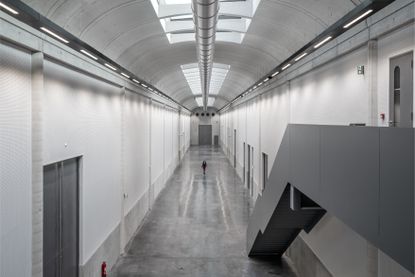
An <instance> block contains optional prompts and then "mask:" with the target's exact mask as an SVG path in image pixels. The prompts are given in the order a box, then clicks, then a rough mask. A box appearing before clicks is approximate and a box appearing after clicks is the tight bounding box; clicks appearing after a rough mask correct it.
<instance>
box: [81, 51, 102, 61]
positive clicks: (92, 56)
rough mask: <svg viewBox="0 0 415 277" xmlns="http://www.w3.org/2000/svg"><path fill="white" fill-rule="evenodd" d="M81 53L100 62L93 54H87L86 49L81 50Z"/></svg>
mask: <svg viewBox="0 0 415 277" xmlns="http://www.w3.org/2000/svg"><path fill="white" fill-rule="evenodd" d="M81 52H82V53H84V54H85V55H87V56H88V57H90V58H93V59H94V60H96V61H97V60H98V58H97V57H95V56H94V55H92V54H91V53H89V52H87V51H85V50H84V49H81Z"/></svg>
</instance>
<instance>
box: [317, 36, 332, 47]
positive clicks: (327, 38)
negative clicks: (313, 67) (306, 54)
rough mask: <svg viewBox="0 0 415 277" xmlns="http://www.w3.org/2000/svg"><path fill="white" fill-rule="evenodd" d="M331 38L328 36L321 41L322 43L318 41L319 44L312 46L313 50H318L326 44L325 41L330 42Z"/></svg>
mask: <svg viewBox="0 0 415 277" xmlns="http://www.w3.org/2000/svg"><path fill="white" fill-rule="evenodd" d="M331 39H332V37H331V36H328V37H326V38H325V39H323V40H322V41H320V42H319V43H317V44H316V45H314V49H317V48H319V47H320V46H322V45H323V44H324V43H326V42H327V41H329V40H331Z"/></svg>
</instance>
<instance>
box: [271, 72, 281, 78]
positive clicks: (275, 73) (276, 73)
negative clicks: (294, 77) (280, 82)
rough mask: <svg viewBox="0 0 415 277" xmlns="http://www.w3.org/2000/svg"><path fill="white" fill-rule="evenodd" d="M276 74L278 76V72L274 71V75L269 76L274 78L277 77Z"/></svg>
mask: <svg viewBox="0 0 415 277" xmlns="http://www.w3.org/2000/svg"><path fill="white" fill-rule="evenodd" d="M278 74H280V72H279V71H276V72H274V73H273V74H272V75H271V77H275V76H277V75H278Z"/></svg>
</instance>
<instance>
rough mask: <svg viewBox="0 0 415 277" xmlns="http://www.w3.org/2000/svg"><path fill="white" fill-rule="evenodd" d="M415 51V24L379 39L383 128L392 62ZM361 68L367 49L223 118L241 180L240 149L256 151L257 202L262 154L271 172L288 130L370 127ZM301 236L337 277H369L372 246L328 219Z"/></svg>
mask: <svg viewBox="0 0 415 277" xmlns="http://www.w3.org/2000/svg"><path fill="white" fill-rule="evenodd" d="M414 45H415V44H414V24H411V25H410V26H407V27H403V28H400V29H399V30H395V31H394V32H392V33H390V34H388V35H386V36H383V37H380V38H378V57H377V64H378V67H377V70H376V72H377V86H378V90H377V97H378V99H379V102H378V111H379V114H380V113H381V112H385V113H386V120H385V122H381V121H380V120H378V121H379V125H382V126H383V125H386V123H387V122H388V112H387V111H388V107H389V106H388V99H389V97H388V95H389V59H390V58H391V57H393V56H396V55H399V54H402V53H405V52H408V51H413V50H414ZM310 63H311V62H310ZM359 65H364V66H365V67H366V70H368V47H366V46H363V47H359V48H357V49H355V50H354V51H352V52H350V53H348V54H347V55H344V56H340V57H339V58H337V59H335V60H333V61H331V62H329V63H327V64H325V65H323V66H321V67H317V68H316V69H314V70H312V71H310V72H308V73H306V74H303V75H299V76H297V77H293V78H292V79H290V80H286V81H285V82H281V83H280V84H279V85H278V86H276V87H274V88H272V89H271V87H272V85H271V86H270V87H269V88H264V89H263V90H264V92H265V90H269V91H268V92H266V93H264V94H262V95H260V96H258V97H256V98H253V99H251V100H248V101H246V102H244V103H241V104H239V105H238V106H236V107H233V108H231V109H230V110H228V111H226V112H225V113H222V114H221V115H220V125H221V127H220V130H221V131H220V132H221V134H220V138H221V145H222V147H223V149H224V151H225V153H228V156H229V159H230V160H231V161H233V130H234V129H236V132H237V144H238V145H237V152H236V156H237V162H238V166H237V170H238V173H239V175H240V176H241V177H242V167H243V146H242V145H243V143H244V142H245V143H246V144H249V145H251V146H253V147H254V149H255V153H254V154H255V157H254V182H255V189H254V192H255V193H254V199H255V198H256V196H257V194H258V193H260V192H261V188H262V176H261V174H260V172H261V171H262V164H261V155H262V152H264V153H266V154H268V156H269V163H270V164H269V166H268V169H269V171H271V169H272V164H273V161H274V159H275V156H276V153H277V151H278V148H279V145H280V143H281V140H282V137H283V135H284V132H285V129H286V126H287V124H289V123H298V124H325V125H349V123H367V124H370V122H368V120H369V113H370V105H369V98H370V95H369V93H370V91H369V78H368V76H367V75H358V74H357V66H359ZM274 86H275V85H274ZM378 116H379V115H378ZM379 118H380V116H379ZM301 236H302V238H303V239H304V241H305V242H306V243H307V244H308V246H309V247H310V248H311V249H312V250H313V251H314V253H315V254H316V255H317V256H318V257H319V259H320V260H321V262H322V263H323V264H324V265H325V266H326V267H327V269H328V270H329V271H330V272H331V273H332V274H333V276H336V277H343V276H344V277H346V276H353V277H364V276H368V267H370V265H369V263H370V257H369V255H368V247H369V245H368V243H367V242H366V241H365V240H364V239H363V238H362V237H360V236H359V235H357V234H356V233H355V232H354V231H352V230H351V229H350V228H348V227H347V226H345V225H344V224H343V223H342V222H341V221H339V220H338V219H336V218H333V217H331V216H330V215H327V216H326V217H325V218H324V219H323V220H322V221H320V222H319V224H318V225H317V226H316V227H315V228H314V229H313V231H312V232H311V233H310V234H306V233H302V234H301ZM378 260H379V268H378V270H379V276H411V275H408V274H409V273H408V272H407V271H406V270H404V269H403V268H402V267H400V266H398V265H396V263H395V262H393V261H392V260H391V259H390V258H388V257H387V256H386V255H384V254H383V253H381V252H380V251H379V259H378ZM391 272H393V274H392V273H391Z"/></svg>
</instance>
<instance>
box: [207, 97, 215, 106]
mask: <svg viewBox="0 0 415 277" xmlns="http://www.w3.org/2000/svg"><path fill="white" fill-rule="evenodd" d="M213 103H215V98H214V97H208V104H207V105H208V106H209V107H212V106H213Z"/></svg>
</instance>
